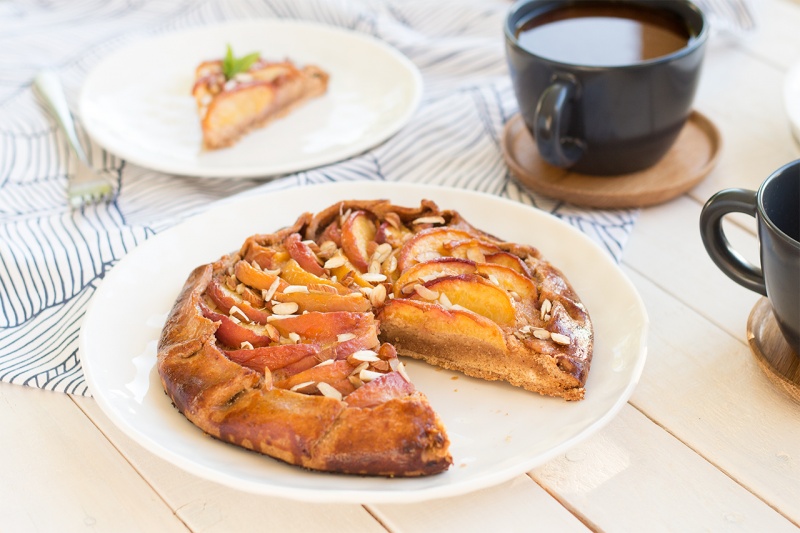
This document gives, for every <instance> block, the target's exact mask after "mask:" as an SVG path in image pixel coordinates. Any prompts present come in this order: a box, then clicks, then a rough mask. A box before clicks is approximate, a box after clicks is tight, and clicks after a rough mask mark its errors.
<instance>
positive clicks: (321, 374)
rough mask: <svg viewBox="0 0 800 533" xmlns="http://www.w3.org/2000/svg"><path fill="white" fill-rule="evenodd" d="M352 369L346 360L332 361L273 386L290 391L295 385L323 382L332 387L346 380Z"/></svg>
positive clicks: (275, 383)
mask: <svg viewBox="0 0 800 533" xmlns="http://www.w3.org/2000/svg"><path fill="white" fill-rule="evenodd" d="M354 369H355V367H354V366H353V365H351V364H350V363H348V362H347V361H346V360H341V361H334V362H332V363H329V364H325V365H317V366H314V367H312V368H309V369H307V370H303V371H302V372H298V373H297V374H294V375H293V376H289V377H286V378H284V379H280V380H279V381H275V382H274V385H275V386H276V387H278V388H279V389H291V388H292V387H294V386H295V385H299V384H301V383H306V382H309V381H312V382H314V383H319V382H320V381H324V382H325V383H327V384H329V385H333V384H335V383H337V382H339V381H341V380H346V379H347V376H349V375H350V373H351V372H352V371H353V370H354ZM273 377H274V376H273Z"/></svg>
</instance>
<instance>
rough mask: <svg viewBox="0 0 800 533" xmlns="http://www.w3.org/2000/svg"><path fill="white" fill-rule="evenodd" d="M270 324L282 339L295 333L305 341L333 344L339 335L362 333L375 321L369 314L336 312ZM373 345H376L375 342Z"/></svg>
mask: <svg viewBox="0 0 800 533" xmlns="http://www.w3.org/2000/svg"><path fill="white" fill-rule="evenodd" d="M271 324H272V326H274V327H275V329H277V330H278V331H279V332H280V334H281V335H283V336H284V337H288V336H289V333H297V334H298V335H300V337H301V338H302V339H304V340H307V341H315V342H335V341H337V340H338V339H337V338H338V336H339V335H342V334H346V333H352V332H355V331H364V330H366V329H367V328H369V327H370V326H372V325H374V324H375V321H374V319H373V318H372V315H371V314H369V313H349V312H346V311H336V312H333V313H318V312H309V313H305V314H302V315H292V316H289V317H287V318H282V319H280V320H273V321H272V322H271ZM375 344H376V345H377V342H376V343H375Z"/></svg>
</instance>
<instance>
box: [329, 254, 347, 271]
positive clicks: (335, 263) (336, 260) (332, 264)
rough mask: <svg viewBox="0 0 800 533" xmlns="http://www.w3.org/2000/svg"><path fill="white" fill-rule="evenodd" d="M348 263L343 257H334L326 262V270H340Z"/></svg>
mask: <svg viewBox="0 0 800 533" xmlns="http://www.w3.org/2000/svg"><path fill="white" fill-rule="evenodd" d="M346 262H347V259H345V257H344V256H343V255H334V256H333V257H331V258H330V259H328V260H327V261H325V265H324V266H325V268H339V267H340V266H342V265H344V264H345V263H346Z"/></svg>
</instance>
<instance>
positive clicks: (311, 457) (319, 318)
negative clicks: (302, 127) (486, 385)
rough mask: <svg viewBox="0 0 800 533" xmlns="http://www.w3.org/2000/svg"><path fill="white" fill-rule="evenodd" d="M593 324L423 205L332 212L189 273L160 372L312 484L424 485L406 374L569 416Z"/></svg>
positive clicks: (539, 271)
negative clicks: (512, 394)
mask: <svg viewBox="0 0 800 533" xmlns="http://www.w3.org/2000/svg"><path fill="white" fill-rule="evenodd" d="M592 342H593V334H592V326H591V322H590V319H589V315H588V314H587V312H586V309H585V308H584V306H583V304H582V303H581V302H580V300H579V299H578V296H577V295H576V294H575V292H574V291H573V290H572V288H571V287H570V284H569V283H568V282H567V280H566V279H565V278H564V276H563V275H562V274H561V272H559V270H557V269H556V268H555V267H554V266H552V265H551V264H550V263H548V262H547V261H546V260H544V259H543V258H542V257H541V255H540V253H539V252H538V250H536V249H535V248H533V247H531V246H527V245H522V244H514V243H509V242H505V241H503V240H501V239H498V238H496V237H493V236H491V235H489V234H487V233H485V232H483V231H481V230H479V229H476V228H475V227H473V226H472V225H470V224H469V223H468V222H466V221H465V220H464V219H463V218H462V217H461V216H460V215H459V214H458V213H457V212H455V211H447V210H440V209H439V207H438V206H437V205H436V204H435V203H433V202H431V201H428V200H423V201H422V202H421V204H420V205H419V206H418V207H400V206H396V205H392V204H391V203H390V202H389V201H385V200H375V201H343V202H339V203H337V204H335V205H333V206H331V207H329V208H327V209H325V210H323V211H321V212H319V213H317V214H310V213H306V214H304V215H302V216H301V217H300V218H299V219H298V220H297V221H296V222H295V223H294V224H293V225H292V226H290V227H286V228H284V229H281V230H279V231H277V232H275V233H271V234H259V235H253V236H251V237H249V238H248V239H247V240H246V241H245V242H244V244H243V246H242V247H241V249H240V250H239V251H238V252H235V253H231V254H229V255H226V256H224V257H222V258H221V259H219V260H218V261H216V262H215V263H212V264H207V265H203V266H200V267H198V268H197V269H195V270H194V271H193V272H192V273H191V275H190V277H189V279H188V280H187V282H186V284H185V286H184V288H183V291H182V292H181V294H180V296H179V297H178V299H177V301H176V303H175V305H174V307H173V309H172V311H171V313H170V315H169V318H168V320H167V323H166V325H165V327H164V330H163V333H162V336H161V340H160V342H159V347H158V371H159V375H160V376H161V381H162V383H163V386H164V389H165V390H166V392H167V394H168V395H169V397H170V398H171V399H172V401H173V402H174V404H175V406H176V407H177V408H178V410H179V411H180V412H181V413H183V414H184V415H185V416H186V417H187V418H188V419H189V420H191V421H192V422H193V423H194V424H196V425H197V426H199V427H200V428H201V429H202V430H204V431H205V432H207V433H208V434H210V435H212V436H214V437H216V438H218V439H221V440H223V441H226V442H231V443H233V444H237V445H239V446H243V447H245V448H249V449H252V450H255V451H258V452H262V453H265V454H267V455H270V456H273V457H275V458H278V459H281V460H283V461H286V462H287V463H291V464H295V465H301V466H304V467H307V468H310V469H315V470H325V471H333V472H344V473H352V474H372V475H386V476H418V475H427V474H435V473H438V472H442V471H444V470H446V469H447V468H448V467H449V466H450V464H451V463H452V459H451V457H450V453H449V451H448V447H449V440H448V437H447V434H446V431H445V427H444V425H443V424H442V421H441V420H440V419H439V417H438V416H437V414H436V413H435V412H434V410H433V409H432V408H431V406H430V404H429V403H428V400H427V399H426V397H425V396H424V395H423V394H422V393H421V392H419V391H417V390H415V387H414V385H413V384H412V382H411V379H410V378H409V375H408V372H407V371H406V369H405V367H404V365H403V362H402V361H401V360H400V359H399V358H398V353H399V354H400V355H403V356H410V357H413V358H418V359H422V360H424V361H427V362H428V363H431V364H433V365H438V366H441V367H444V368H449V369H454V370H458V371H461V372H463V373H465V374H467V375H470V376H475V377H479V378H483V379H487V380H503V381H507V382H508V383H511V384H512V385H516V386H519V387H523V388H525V389H528V390H530V391H534V392H539V393H542V394H547V395H552V396H559V397H562V398H565V399H567V400H580V399H582V398H583V395H584V384H585V382H586V376H587V373H588V371H589V364H590V362H591V356H592Z"/></svg>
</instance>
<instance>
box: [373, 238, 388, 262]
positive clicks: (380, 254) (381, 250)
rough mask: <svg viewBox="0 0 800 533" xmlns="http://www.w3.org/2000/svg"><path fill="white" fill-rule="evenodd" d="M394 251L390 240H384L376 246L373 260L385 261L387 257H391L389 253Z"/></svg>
mask: <svg viewBox="0 0 800 533" xmlns="http://www.w3.org/2000/svg"><path fill="white" fill-rule="evenodd" d="M391 253H392V245H391V244H389V243H388V242H383V243H381V244H379V245H378V247H377V248H375V253H373V254H372V260H373V261H377V262H378V263H383V262H384V261H386V260H387V259H389V255H390V254H391Z"/></svg>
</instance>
